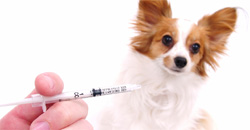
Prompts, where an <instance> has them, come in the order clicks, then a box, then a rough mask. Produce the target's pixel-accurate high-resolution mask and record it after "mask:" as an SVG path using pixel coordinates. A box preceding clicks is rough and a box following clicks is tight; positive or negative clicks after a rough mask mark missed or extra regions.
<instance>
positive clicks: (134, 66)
mask: <svg viewBox="0 0 250 130" xmlns="http://www.w3.org/2000/svg"><path fill="white" fill-rule="evenodd" d="M202 82H203V79H202V78H201V77H200V76H198V75H196V74H195V73H193V72H189V73H182V74H180V75H173V74H170V73H169V72H168V71H166V70H165V69H164V68H163V67H162V65H161V62H159V58H158V59H155V60H153V59H150V58H148V57H147V56H144V55H142V54H140V53H138V52H136V51H134V50H133V49H131V51H130V53H129V54H128V56H127V59H126V60H125V61H124V68H122V70H121V73H120V76H119V78H118V81H117V84H127V83H130V84H132V83H134V84H140V85H142V88H141V89H140V90H136V91H134V92H131V93H124V94H120V95H117V96H115V101H114V106H113V107H111V108H108V109H107V110H106V111H104V112H103V113H104V115H103V116H102V118H101V120H100V126H99V129H101V130H191V129H192V130H193V129H195V124H196V120H197V119H199V118H201V117H200V115H199V111H198V109H197V107H196V99H197V96H198V91H199V89H200V84H201V83H202Z"/></svg>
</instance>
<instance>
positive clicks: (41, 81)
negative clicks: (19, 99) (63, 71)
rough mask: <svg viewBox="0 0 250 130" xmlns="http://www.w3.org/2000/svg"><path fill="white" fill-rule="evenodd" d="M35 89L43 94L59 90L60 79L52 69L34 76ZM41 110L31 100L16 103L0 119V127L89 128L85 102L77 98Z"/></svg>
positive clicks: (17, 129) (16, 129) (35, 129)
mask: <svg viewBox="0 0 250 130" xmlns="http://www.w3.org/2000/svg"><path fill="white" fill-rule="evenodd" d="M35 88H36V89H35V90H33V91H32V92H31V93H30V94H29V96H28V97H30V96H31V95H32V94H36V93H39V94H41V95H44V96H53V95H57V94H60V93H61V92H62V90H63V81H62V80H61V78H60V77H59V76H58V75H56V74H55V73H51V72H48V73H43V74H40V75H38V76H37V77H36V80H35ZM47 108H48V110H47V111H46V112H44V113H43V111H42V108H41V107H32V106H31V104H25V105H19V106H17V107H15V108H14V109H13V110H11V111H10V112H9V113H8V114H7V115H5V116H4V117H3V118H2V119H1V120H0V130H29V129H30V130H59V129H64V130H75V129H76V130H92V129H93V127H92V126H91V124H90V123H89V122H88V121H87V120H85V118H86V116H87V113H88V106H87V104H86V103H85V102H84V101H83V100H81V99H79V100H73V101H63V102H57V103H54V104H49V105H47Z"/></svg>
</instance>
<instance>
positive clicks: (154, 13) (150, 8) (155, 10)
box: [137, 0, 172, 25]
mask: <svg viewBox="0 0 250 130" xmlns="http://www.w3.org/2000/svg"><path fill="white" fill-rule="evenodd" d="M163 16H164V17H168V18H171V17H172V11H171V7H170V4H169V3H168V2H167V1H166V0H140V3H139V12H138V16H137V19H138V20H142V21H144V22H147V23H148V24H151V25H155V24H156V23H157V22H159V20H160V19H161V17H163Z"/></svg>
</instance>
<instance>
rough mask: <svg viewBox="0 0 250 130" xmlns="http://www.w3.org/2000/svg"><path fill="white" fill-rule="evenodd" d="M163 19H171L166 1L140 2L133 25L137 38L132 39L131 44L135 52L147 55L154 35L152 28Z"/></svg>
mask: <svg viewBox="0 0 250 130" xmlns="http://www.w3.org/2000/svg"><path fill="white" fill-rule="evenodd" d="M163 17H167V18H171V17H172V11H171V7H170V4H169V3H168V2H167V1H166V0H140V2H139V11H138V15H137V19H136V21H135V23H134V25H135V27H134V29H135V30H136V31H138V36H135V37H133V38H132V43H131V46H132V47H133V48H134V49H135V50H137V51H139V52H141V53H147V51H148V50H149V47H150V45H151V42H152V38H153V35H154V33H155V30H154V26H155V25H156V24H157V23H158V22H160V20H161V19H162V18H163Z"/></svg>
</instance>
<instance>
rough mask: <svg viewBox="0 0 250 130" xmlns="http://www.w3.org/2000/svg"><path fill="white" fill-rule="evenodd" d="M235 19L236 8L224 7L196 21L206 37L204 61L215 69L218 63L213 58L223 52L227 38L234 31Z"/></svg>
mask: <svg viewBox="0 0 250 130" xmlns="http://www.w3.org/2000/svg"><path fill="white" fill-rule="evenodd" d="M236 20H237V10H236V8H224V9H221V10H219V11H217V12H215V13H214V14H212V15H207V16H204V17H203V18H202V19H201V20H199V22H198V26H199V27H201V28H202V30H203V31H204V33H205V36H206V37H207V43H205V53H204V59H203V60H204V62H206V63H208V64H209V65H210V66H211V67H212V68H213V69H216V67H217V66H218V63H217V62H216V60H215V58H216V57H218V54H224V50H225V49H226V46H225V45H226V43H227V39H228V37H229V36H230V34H231V33H232V32H233V31H234V28H235V24H236Z"/></svg>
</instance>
